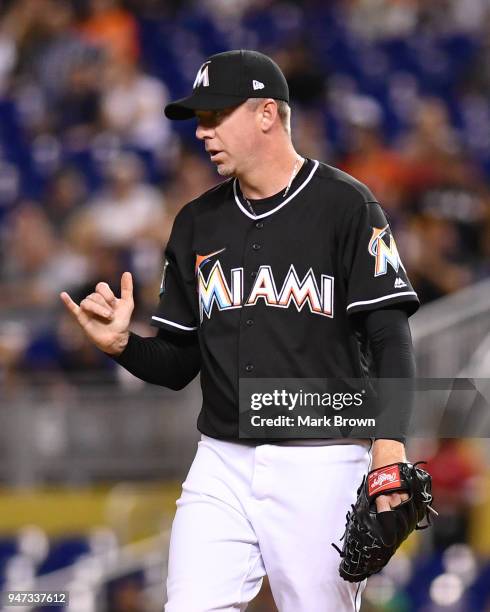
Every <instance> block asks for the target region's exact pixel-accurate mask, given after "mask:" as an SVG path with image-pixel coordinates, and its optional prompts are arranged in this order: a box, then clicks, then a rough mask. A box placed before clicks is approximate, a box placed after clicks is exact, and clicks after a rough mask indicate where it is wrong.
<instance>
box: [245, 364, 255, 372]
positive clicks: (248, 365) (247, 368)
mask: <svg viewBox="0 0 490 612" xmlns="http://www.w3.org/2000/svg"><path fill="white" fill-rule="evenodd" d="M253 369H254V365H253V363H247V365H246V366H245V371H246V372H252V370H253Z"/></svg>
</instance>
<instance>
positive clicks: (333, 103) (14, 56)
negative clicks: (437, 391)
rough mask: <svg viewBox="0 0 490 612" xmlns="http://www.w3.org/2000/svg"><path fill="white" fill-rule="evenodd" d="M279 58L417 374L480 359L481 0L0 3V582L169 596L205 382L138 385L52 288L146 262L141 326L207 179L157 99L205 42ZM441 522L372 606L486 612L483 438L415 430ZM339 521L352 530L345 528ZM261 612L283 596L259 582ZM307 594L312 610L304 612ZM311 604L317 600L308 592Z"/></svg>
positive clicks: (104, 596) (485, 312)
mask: <svg viewBox="0 0 490 612" xmlns="http://www.w3.org/2000/svg"><path fill="white" fill-rule="evenodd" d="M240 47H241V48H255V49H258V50H261V51H263V52H266V53H268V54H270V55H271V56H273V57H274V58H275V59H276V61H277V62H278V63H279V64H280V65H281V67H282V68H283V70H284V72H285V73H286V75H287V78H288V80H289V83H290V87H291V95H292V107H293V133H294V140H295V142H296V145H297V148H298V150H299V152H300V153H301V154H303V155H307V156H310V157H314V158H317V159H320V160H323V161H327V162H328V163H330V164H333V165H336V166H339V167H341V168H343V169H345V170H347V171H348V172H350V173H352V174H353V175H355V176H356V177H357V178H359V179H360V180H362V181H364V182H366V183H367V184H368V185H369V186H370V187H371V188H372V189H373V191H374V192H375V193H376V194H377V195H378V197H379V199H380V201H381V203H382V204H383V206H384V208H385V209H386V211H387V213H388V215H389V218H390V221H391V224H392V226H393V227H394V230H395V233H396V235H397V241H398V246H399V250H400V251H401V253H402V257H403V259H404V262H405V263H406V265H407V267H408V271H409V274H410V277H411V278H412V279H413V282H414V285H415V287H416V289H417V291H418V293H419V295H420V297H421V300H422V302H423V307H422V309H421V311H420V312H419V313H418V314H417V315H416V316H415V317H414V318H413V320H412V329H413V335H414V340H415V345H416V351H417V359H418V367H419V375H420V376H423V377H429V376H434V377H435V376H441V377H452V376H458V375H460V376H463V375H464V376H474V377H480V378H484V377H489V371H490V317H489V315H490V300H489V296H490V278H489V276H490V195H489V194H490V191H489V180H490V2H489V0H425V1H424V0H337V1H335V0H332V1H325V0H323V1H322V0H305V1H304V2H302V1H300V0H296V1H294V0H281V1H276V0H200V1H198V0H194V1H191V0H138V1H137V0H127V1H122V0H121V1H120V2H119V1H117V0H12V1H3V2H1V3H0V586H1V588H3V589H4V590H6V589H64V588H66V589H70V593H71V605H70V608H69V609H70V610H72V611H80V612H94V611H97V612H99V611H100V612H104V611H111V612H152V611H153V610H161V609H162V598H163V595H164V578H165V563H166V553H167V539H168V528H169V525H170V522H171V519H172V515H173V512H174V507H175V504H174V501H175V499H176V497H177V496H178V493H179V484H180V482H181V479H182V478H183V476H184V475H185V473H186V470H187V468H188V466H189V464H190V461H191V459H192V456H193V452H194V445H195V442H196V440H197V437H198V434H197V431H196V429H195V418H196V414H197V411H198V408H199V387H198V383H197V382H194V383H193V384H192V385H190V386H189V387H188V388H187V389H186V390H184V391H183V392H179V393H174V392H172V391H167V390H165V389H158V388H156V387H151V386H149V385H144V384H142V383H141V382H140V381H138V380H136V379H134V378H133V377H131V376H130V375H128V374H127V373H125V372H124V371H122V370H121V369H120V368H119V367H117V366H116V365H115V364H114V363H113V362H112V361H111V360H109V359H107V358H106V357H105V356H104V355H102V354H100V353H99V352H97V350H95V349H94V348H92V347H91V346H90V345H89V344H88V343H87V342H86V341H85V340H84V338H83V337H82V335H81V333H80V332H79V330H78V329H77V328H76V327H75V326H74V324H73V323H72V321H71V320H70V319H69V317H68V316H67V315H66V314H65V313H64V312H63V310H62V307H61V303H60V301H59V298H58V293H59V291H61V290H68V291H70V292H71V294H72V295H73V296H84V295H85V294H86V293H87V292H88V291H89V290H91V288H92V287H93V286H94V285H95V284H96V282H98V281H99V280H106V281H108V282H109V283H110V284H111V285H112V286H113V287H116V288H117V287H118V283H119V278H120V274H121V272H122V271H123V270H125V269H130V270H132V271H133V273H134V277H135V279H136V281H137V289H136V291H137V295H136V303H137V311H136V313H135V318H134V329H135V330H137V331H139V332H140V333H142V334H143V335H145V334H147V335H151V334H152V331H151V328H150V327H149V326H148V320H149V314H150V313H151V312H152V308H153V307H154V305H155V302H156V296H157V294H158V283H159V278H160V274H161V266H162V252H163V248H164V246H165V242H166V240H167V238H168V235H169V231H170V228H171V225H172V220H173V218H174V216H175V214H176V213H177V211H178V210H179V209H180V207H181V206H182V205H184V204H185V203H186V202H187V201H189V200H190V199H191V198H193V197H194V196H196V195H197V194H198V193H200V192H201V191H203V190H204V189H206V188H208V187H209V186H211V185H212V184H213V183H214V182H216V181H217V179H218V177H217V176H216V175H215V174H214V173H213V168H212V167H211V165H210V164H209V162H208V161H207V160H206V159H205V158H204V157H203V155H202V153H201V151H200V148H199V146H198V145H197V143H195V142H194V137H193V132H194V126H193V125H192V122H184V123H183V124H181V125H180V124H179V125H174V124H172V125H171V124H170V123H169V122H167V121H166V120H165V119H164V116H163V112H162V108H163V106H164V104H165V103H166V101H167V100H168V99H169V98H175V97H180V96H181V95H184V94H186V92H187V91H188V90H189V88H190V86H191V85H192V82H193V79H194V76H195V72H196V69H197V67H198V66H199V65H200V64H201V62H202V61H203V59H204V58H205V57H206V56H208V55H210V54H212V53H215V52H219V51H224V50H227V49H231V48H240ZM409 450H410V454H411V456H413V457H416V458H424V457H427V458H429V459H430V466H429V469H430V470H431V471H432V473H433V476H434V489H435V495H436V500H437V509H438V510H439V512H440V515H441V516H440V518H439V520H438V521H437V522H436V525H435V527H434V528H433V529H432V530H429V531H427V532H421V533H418V534H417V535H416V536H414V537H413V538H411V540H410V542H409V544H408V546H406V547H404V548H403V549H402V550H401V551H400V552H399V554H398V555H397V556H396V558H395V559H394V560H393V562H392V563H391V564H390V565H389V567H388V568H387V570H386V571H385V572H384V573H383V574H381V575H378V576H376V577H373V578H372V579H371V580H370V582H369V585H368V588H367V590H366V593H365V597H364V603H363V608H362V610H363V611H364V612H380V611H384V612H409V611H412V610H414V611H424V612H436V611H440V610H441V611H442V610H447V611H450V612H466V611H478V612H480V611H485V610H487V611H488V610H490V511H489V507H490V506H489V490H490V487H489V484H490V444H489V442H488V440H486V439H478V440H467V439H465V440H463V439H459V440H442V441H438V440H430V439H425V440H420V439H418V440H410V442H409ZM339 535H340V534H339ZM250 610H251V611H252V612H272V611H273V610H275V607H274V605H273V602H272V598H271V596H270V593H269V592H268V589H267V586H266V585H265V586H264V588H263V590H262V592H261V594H260V596H259V597H258V598H257V600H256V601H255V602H254V603H253V604H252V605H251V606H250ZM311 612H317V611H313V610H312V611H311ZM318 612H320V611H318Z"/></svg>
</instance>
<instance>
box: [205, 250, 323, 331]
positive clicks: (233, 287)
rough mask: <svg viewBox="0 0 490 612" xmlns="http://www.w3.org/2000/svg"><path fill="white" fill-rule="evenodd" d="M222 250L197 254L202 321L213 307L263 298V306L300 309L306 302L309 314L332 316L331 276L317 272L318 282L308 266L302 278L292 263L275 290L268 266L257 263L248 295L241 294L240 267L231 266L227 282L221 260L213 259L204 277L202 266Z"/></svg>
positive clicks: (240, 304) (238, 305)
mask: <svg viewBox="0 0 490 612" xmlns="http://www.w3.org/2000/svg"><path fill="white" fill-rule="evenodd" d="M222 251H224V249H221V250H220V251H216V252H214V253H210V254H209V255H196V276H197V285H198V294H199V311H200V318H201V322H202V320H203V317H204V314H205V315H206V316H207V317H208V318H210V317H211V313H212V310H213V306H214V305H216V306H217V308H218V310H229V309H233V308H242V307H243V306H254V305H255V304H257V303H258V301H259V300H263V302H264V304H265V305H266V306H273V307H276V308H289V307H290V306H291V305H292V306H294V307H295V308H296V310H297V311H298V312H299V311H301V310H302V309H303V307H304V306H305V305H306V304H307V305H308V308H309V310H310V312H311V313H312V314H318V315H321V316H324V317H333V289H334V279H333V277H331V276H328V275H327V274H321V275H320V282H319V283H318V281H317V278H316V277H315V274H314V272H313V270H312V269H311V268H310V269H309V270H308V271H307V273H306V274H305V275H304V277H303V278H302V279H300V277H299V276H298V274H297V272H296V269H295V267H294V265H292V264H291V266H290V267H289V270H288V273H287V274H286V277H285V278H284V280H283V282H282V286H281V288H280V289H278V286H277V284H276V278H275V277H274V273H273V271H272V268H271V266H267V265H262V266H260V268H259V270H258V273H257V276H256V278H255V282H254V284H253V287H252V290H251V292H250V294H249V295H248V297H247V298H245V296H244V294H243V276H244V271H243V268H233V269H232V270H231V273H230V282H229V283H228V281H227V279H226V277H225V274H224V272H223V268H222V266H221V263H220V261H215V262H214V264H213V266H212V267H211V268H210V270H209V272H208V273H207V275H206V276H205V273H204V272H203V268H204V266H205V264H206V263H207V262H209V261H210V259H211V258H212V257H213V256H214V255H217V254H218V253H221V252H222Z"/></svg>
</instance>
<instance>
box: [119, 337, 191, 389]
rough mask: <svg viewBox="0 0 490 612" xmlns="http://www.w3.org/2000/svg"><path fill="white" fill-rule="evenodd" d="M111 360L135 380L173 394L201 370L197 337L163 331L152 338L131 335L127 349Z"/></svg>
mask: <svg viewBox="0 0 490 612" xmlns="http://www.w3.org/2000/svg"><path fill="white" fill-rule="evenodd" d="M114 359H115V361H117V363H119V364H120V365H122V366H123V367H124V368H126V370H128V372H131V374H133V375H134V376H136V377H137V378H141V380H144V381H145V382H148V383H152V384H153V385H160V386H162V387H168V388H169V389H173V390H174V391H178V390H179V389H183V388H184V387H185V386H186V385H188V384H189V383H190V382H191V380H192V379H193V378H195V377H196V376H197V374H198V373H199V370H200V368H201V355H200V351H199V342H198V339H197V334H194V333H192V334H172V333H171V332H168V331H166V330H163V329H159V330H158V334H157V335H156V336H155V337H154V338H143V337H142V336H138V335H137V334H134V333H132V332H130V335H129V341H128V344H127V345H126V348H125V349H124V351H123V352H122V353H121V354H120V355H119V356H117V357H114Z"/></svg>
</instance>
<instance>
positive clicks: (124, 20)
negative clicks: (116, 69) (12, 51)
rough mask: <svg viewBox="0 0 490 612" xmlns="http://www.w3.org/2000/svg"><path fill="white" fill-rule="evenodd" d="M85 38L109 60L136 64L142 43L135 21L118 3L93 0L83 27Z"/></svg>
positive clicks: (82, 32) (111, 0)
mask: <svg viewBox="0 0 490 612" xmlns="http://www.w3.org/2000/svg"><path fill="white" fill-rule="evenodd" d="M80 32H81V34H82V36H83V37H84V38H85V39H86V40H87V41H88V42H90V43H91V44H94V45H96V46H98V47H100V48H101V49H103V50H104V52H105V53H106V54H107V56H108V58H109V59H115V60H121V61H126V62H136V61H137V60H138V57H139V52H140V43H139V38H138V24H137V21H136V19H135V17H134V16H133V15H132V14H131V13H130V12H129V11H127V10H125V9H124V8H123V7H122V6H121V5H120V3H119V2H118V1H117V0H90V2H89V15H88V17H87V19H85V20H84V21H83V22H82V23H81V25H80Z"/></svg>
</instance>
